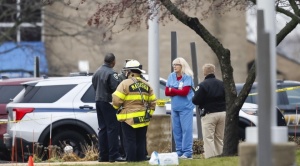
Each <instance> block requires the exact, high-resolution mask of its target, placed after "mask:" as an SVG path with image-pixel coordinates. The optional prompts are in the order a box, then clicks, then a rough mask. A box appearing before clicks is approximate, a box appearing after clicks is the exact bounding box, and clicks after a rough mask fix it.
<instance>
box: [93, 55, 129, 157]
mask: <svg viewBox="0 0 300 166" xmlns="http://www.w3.org/2000/svg"><path fill="white" fill-rule="evenodd" d="M115 59H116V58H115V56H114V54H112V53H108V54H106V55H105V58H104V64H103V65H102V66H101V67H100V68H98V69H97V70H96V72H95V74H94V75H93V78H92V83H93V87H94V89H95V92H96V97H95V101H96V109H97V118H98V125H99V133H98V141H99V159H98V161H99V162H107V161H110V162H115V161H125V159H124V158H122V157H121V156H120V153H119V138H118V132H119V131H118V126H119V122H118V121H117V118H116V113H117V110H116V109H114V108H113V106H112V105H111V104H110V102H112V93H113V92H114V91H115V90H116V88H117V86H118V85H119V83H120V81H121V80H120V79H119V77H118V74H117V73H116V72H115V71H114V70H113V67H114V66H115V64H116V61H115Z"/></svg>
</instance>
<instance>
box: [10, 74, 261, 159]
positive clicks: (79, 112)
mask: <svg viewBox="0 0 300 166" xmlns="http://www.w3.org/2000/svg"><path fill="white" fill-rule="evenodd" d="M146 78H147V76H146ZM91 80H92V76H91V75H86V76H73V77H60V78H49V79H43V80H38V81H31V82H26V83H24V84H23V86H24V89H23V90H22V91H21V92H20V93H19V94H18V95H17V96H16V97H15V98H14V99H13V101H12V102H11V103H9V104H8V105H7V107H6V109H7V111H8V113H9V115H8V125H7V133H6V134H5V135H4V142H5V145H6V147H7V148H8V149H9V150H12V149H13V147H17V148H16V149H17V151H15V153H17V155H15V156H18V157H19V159H18V160H20V159H22V158H25V160H27V158H28V156H29V155H32V152H33V149H32V147H33V144H34V143H37V142H38V143H39V144H41V145H43V146H44V147H48V145H58V146H60V147H61V148H62V149H63V148H64V147H66V146H72V147H73V151H74V152H75V153H76V154H77V155H78V156H80V157H81V156H82V157H83V156H84V154H83V152H82V146H81V145H84V144H91V143H92V142H93V141H95V140H96V139H95V138H97V133H98V122H97V115H96V107H95V101H94V100H95V91H94V89H93V87H92V81H91ZM165 84H166V80H164V79H160V98H167V97H166V96H165V95H164V91H165ZM166 108H167V113H170V112H171V111H170V110H171V106H170V103H166ZM154 114H155V113H154ZM256 115H257V105H256V104H248V103H245V104H244V105H243V108H242V111H240V113H239V116H240V122H239V124H240V137H241V139H244V138H245V127H246V126H255V125H257V116H256ZM193 124H194V125H193V128H194V130H193V136H194V139H197V135H198V134H197V132H198V131H197V123H196V114H194V123H193ZM13 138H15V139H14V141H13ZM95 143H97V141H95Z"/></svg>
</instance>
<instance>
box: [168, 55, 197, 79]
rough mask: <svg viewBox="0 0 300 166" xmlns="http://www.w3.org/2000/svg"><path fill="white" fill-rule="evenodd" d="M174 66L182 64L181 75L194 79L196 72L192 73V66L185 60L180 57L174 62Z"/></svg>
mask: <svg viewBox="0 0 300 166" xmlns="http://www.w3.org/2000/svg"><path fill="white" fill-rule="evenodd" d="M172 64H173V65H174V64H180V65H181V74H186V75H188V76H191V77H192V78H194V72H193V71H192V69H191V67H190V65H189V64H188V63H187V62H186V60H185V59H183V58H181V57H179V58H176V59H174V60H173V62H172Z"/></svg>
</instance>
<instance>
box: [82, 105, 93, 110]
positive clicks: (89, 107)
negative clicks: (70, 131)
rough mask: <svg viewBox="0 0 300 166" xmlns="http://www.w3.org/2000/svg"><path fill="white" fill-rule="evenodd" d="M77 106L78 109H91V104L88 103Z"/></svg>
mask: <svg viewBox="0 0 300 166" xmlns="http://www.w3.org/2000/svg"><path fill="white" fill-rule="evenodd" d="M79 108H80V109H87V108H88V109H90V110H92V109H93V107H92V106H89V105H84V106H79Z"/></svg>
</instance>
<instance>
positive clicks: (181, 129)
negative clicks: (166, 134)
mask: <svg viewBox="0 0 300 166" xmlns="http://www.w3.org/2000/svg"><path fill="white" fill-rule="evenodd" d="M172 65H173V69H174V71H173V72H172V73H171V74H170V75H169V77H168V80H167V84H166V89H165V94H166V96H170V97H171V110H172V112H171V117H172V130H173V136H174V140H175V146H176V152H177V154H178V156H179V158H183V159H192V155H193V109H194V107H195V106H194V104H193V103H192V98H193V95H194V92H193V89H192V88H193V87H194V82H193V75H194V74H193V71H192V70H191V68H190V66H189V64H188V63H187V62H186V60H185V59H183V58H181V57H179V58H176V59H175V60H174V61H173V62H172Z"/></svg>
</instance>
